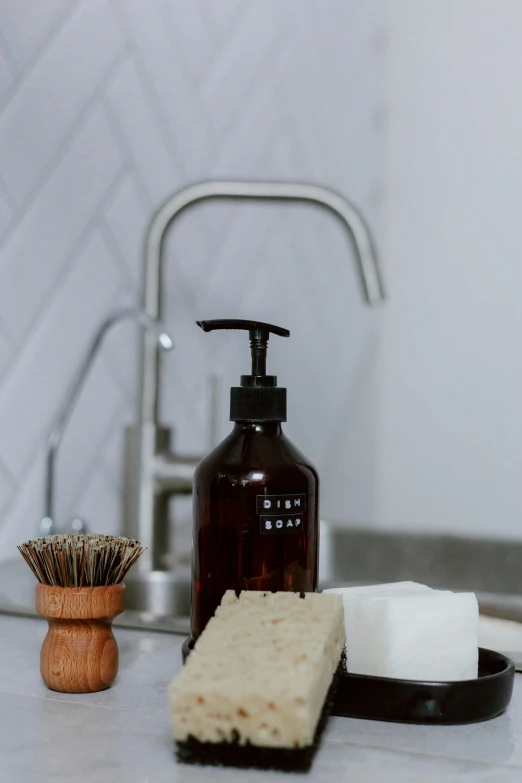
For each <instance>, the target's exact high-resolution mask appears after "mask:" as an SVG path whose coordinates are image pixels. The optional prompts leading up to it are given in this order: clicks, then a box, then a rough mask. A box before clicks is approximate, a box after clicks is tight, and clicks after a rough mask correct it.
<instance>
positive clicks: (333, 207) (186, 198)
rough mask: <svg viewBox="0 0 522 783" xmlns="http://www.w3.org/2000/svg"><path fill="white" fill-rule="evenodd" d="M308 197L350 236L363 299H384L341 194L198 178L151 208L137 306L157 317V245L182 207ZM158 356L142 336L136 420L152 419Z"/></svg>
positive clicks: (361, 230)
mask: <svg viewBox="0 0 522 783" xmlns="http://www.w3.org/2000/svg"><path fill="white" fill-rule="evenodd" d="M214 199H221V200H241V199H249V200H255V201H294V202H295V201H297V202H299V201H300V202H308V203H310V204H314V205H315V206H318V207H322V208H324V209H327V210H329V211H330V212H332V213H333V214H334V215H335V216H336V217H337V218H339V219H340V220H341V221H342V223H343V224H344V226H345V228H346V229H347V231H348V234H349V236H350V238H351V240H352V243H353V247H354V249H355V253H356V259H357V262H358V269H359V276H360V279H361V282H362V287H363V292H364V295H365V298H366V301H367V302H368V304H370V305H376V304H379V303H380V302H382V300H383V299H384V287H383V283H382V278H381V274H380V271H379V265H378V263H377V256H376V252H375V248H374V246H373V242H372V237H371V234H370V231H369V229H368V227H367V225H366V223H365V221H364V219H363V217H362V215H361V214H360V212H359V211H358V210H357V209H356V208H355V207H354V206H353V204H351V203H350V202H349V201H347V199H345V198H344V197H343V196H340V195H339V194H338V193H335V192H334V191H332V190H329V189H328V188H323V187H320V186H318V185H310V184H307V183H292V182H227V181H223V182H219V181H216V182H214V181H209V182H200V183H198V184H196V185H191V186H190V187H187V188H184V190H180V191H179V193H176V194H175V195H174V196H172V198H170V199H169V200H168V201H167V202H166V203H165V204H164V205H163V206H162V207H161V208H160V209H159V211H158V212H157V213H156V215H155V216H154V219H153V221H152V223H151V225H150V228H149V233H148V236H147V243H146V258H145V269H144V297H143V306H144V309H145V310H146V311H147V313H148V314H149V315H150V316H151V317H152V318H161V285H162V277H163V244H164V239H165V235H166V232H167V229H168V228H169V226H170V225H171V223H172V222H173V221H174V220H175V219H176V218H177V216H178V215H180V214H181V212H183V211H184V210H186V209H187V208H189V207H191V206H192V205H194V204H197V203H198V202H200V201H207V200H214ZM158 387H159V356H158V351H157V348H156V346H155V345H154V343H153V342H152V341H151V340H150V339H148V336H147V335H144V337H143V342H142V367H141V390H140V395H141V399H140V411H139V415H140V420H141V422H142V423H143V422H156V421H157V418H158Z"/></svg>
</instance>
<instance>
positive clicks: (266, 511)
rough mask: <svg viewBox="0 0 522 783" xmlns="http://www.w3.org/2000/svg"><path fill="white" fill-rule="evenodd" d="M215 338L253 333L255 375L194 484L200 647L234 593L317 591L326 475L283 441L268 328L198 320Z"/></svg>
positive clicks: (238, 394)
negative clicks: (269, 370) (222, 332)
mask: <svg viewBox="0 0 522 783" xmlns="http://www.w3.org/2000/svg"><path fill="white" fill-rule="evenodd" d="M198 326H200V327H201V328H202V329H203V330H204V331H205V332H211V331H213V330H214V329H244V330H246V331H247V332H248V333H249V335H250V347H251V353H252V372H251V374H250V375H242V376H241V386H238V387H234V388H232V389H231V397H230V419H231V421H233V422H234V426H233V429H232V432H231V433H230V435H228V437H226V438H225V440H224V441H222V442H221V443H220V444H219V446H217V447H216V448H215V449H214V450H213V451H212V452H211V453H210V454H209V455H208V456H207V457H206V458H205V459H204V460H203V461H202V462H201V463H200V464H199V466H198V468H197V470H196V473H195V477H194V536H193V561H192V580H193V581H192V616H191V636H192V640H193V641H195V640H196V639H197V638H198V636H199V635H200V633H201V632H202V630H203V629H204V627H205V625H206V624H207V622H208V621H209V619H210V618H211V617H212V615H213V614H214V611H215V610H216V608H217V606H218V605H219V603H220V601H221V598H222V597H223V594H224V592H225V591H226V590H230V589H232V590H236V591H240V590H271V591H274V590H292V591H295V592H302V591H304V592H310V591H315V590H316V589H317V566H318V549H319V548H318V504H319V480H318V476H317V472H316V470H315V468H314V467H313V465H311V464H310V462H309V460H307V459H306V457H304V456H303V455H302V454H301V453H300V452H299V451H298V450H297V449H296V448H295V446H294V445H293V444H292V443H291V442H290V441H289V440H288V438H287V437H286V436H285V435H284V434H283V430H282V427H281V422H283V421H286V389H282V388H281V387H279V386H277V378H276V377H275V376H274V375H267V374H266V352H267V344H268V338H269V336H270V334H276V335H279V336H280V337H289V335H290V332H289V331H288V330H287V329H282V328H281V327H279V326H272V325H271V324H265V323H262V322H261V321H242V320H217V321H198Z"/></svg>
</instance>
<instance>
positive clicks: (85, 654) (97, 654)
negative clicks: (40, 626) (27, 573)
mask: <svg viewBox="0 0 522 783" xmlns="http://www.w3.org/2000/svg"><path fill="white" fill-rule="evenodd" d="M18 549H19V550H20V552H21V554H22V557H23V558H24V560H25V561H26V563H27V564H28V565H29V567H30V568H31V570H32V571H33V573H34V574H35V576H36V578H37V579H38V581H39V584H37V585H36V611H37V612H38V614H40V615H42V617H45V618H46V619H47V621H48V623H49V630H48V632H47V636H46V637H45V639H44V642H43V645H42V650H41V653H40V672H41V674H42V678H43V680H44V682H45V684H46V685H47V686H48V687H49V688H51V690H54V691H62V692H63V693H92V692H94V691H101V690H103V689H104V688H108V687H109V686H110V685H111V684H112V683H113V681H114V678H115V677H116V674H117V673H118V647H117V644H116V639H115V638H114V634H113V632H112V627H111V626H112V621H113V619H114V617H116V615H118V614H120V613H121V612H123V608H124V595H125V585H124V584H123V579H124V577H125V575H126V574H127V572H128V570H129V568H130V567H131V566H132V565H133V563H135V562H136V560H137V559H138V557H139V556H140V555H141V553H142V552H143V547H142V545H141V544H140V543H139V542H138V541H134V540H133V539H129V538H120V537H116V536H102V535H99V536H97V535H84V534H76V535H74V534H73V535H56V536H46V537H45V538H37V539H34V540H32V541H26V542H25V543H24V544H21V546H19V547H18Z"/></svg>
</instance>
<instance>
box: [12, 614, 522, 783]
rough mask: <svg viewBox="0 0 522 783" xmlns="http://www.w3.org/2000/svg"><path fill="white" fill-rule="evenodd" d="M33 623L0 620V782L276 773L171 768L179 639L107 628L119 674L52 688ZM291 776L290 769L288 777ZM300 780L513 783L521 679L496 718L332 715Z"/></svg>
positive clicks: (224, 780)
mask: <svg viewBox="0 0 522 783" xmlns="http://www.w3.org/2000/svg"><path fill="white" fill-rule="evenodd" d="M46 627H47V626H46V624H45V623H44V621H42V620H37V619H34V620H33V619H26V618H17V617H6V616H0V651H1V652H0V723H1V726H0V760H1V761H0V765H1V766H0V770H1V772H0V779H1V780H2V781H5V783H18V782H19V781H37V782H38V783H45V782H46V781H53V783H59V781H67V783H73V782H74V781H81V783H90V782H91V781H93V782H94V781H96V783H113V782H114V783H118V782H119V781H122V783H123V781H125V783H131V782H132V781H140V782H141V783H163V781H169V783H174V782H176V783H185V781H186V782H187V783H189V782H190V783H206V781H209V783H210V782H212V783H235V781H238V783H250V782H252V783H253V782H254V781H276V780H282V779H284V778H283V776H282V775H281V774H277V773H263V772H256V771H244V770H240V771H235V770H231V769H217V768H204V767H197V768H196V767H186V766H180V765H178V764H177V763H176V761H175V758H174V751H173V743H172V740H171V735H170V726H169V719H168V710H167V696H166V687H167V684H168V682H169V681H170V679H171V678H172V676H173V675H174V674H175V672H176V671H177V669H178V668H179V666H180V647H181V643H182V637H180V636H173V635H169V634H161V633H152V632H146V631H131V630H125V629H123V628H119V629H117V630H116V633H117V637H118V643H119V648H120V674H119V677H118V680H117V681H116V683H115V685H114V686H113V687H112V688H111V689H110V690H108V691H103V692H101V693H97V694H88V695H68V694H58V693H54V692H52V691H49V690H47V688H46V687H45V686H44V684H43V683H42V681H41V679H40V674H39V651H40V645H41V642H42V639H43V637H44V635H45V632H46ZM298 778H299V776H292V777H291V778H290V779H291V780H296V779H298ZM303 779H307V780H308V781H310V783H316V781H324V782H325V783H327V782H329V781H332V783H341V782H342V781H351V782H353V783H366V782H368V783H380V781H383V782H384V781H386V783H399V782H400V783H418V781H422V782H423V783H440V781H444V782H445V783H451V782H452V781H470V783H481V781H484V782H486V781H487V783H507V782H508V781H510V783H511V782H512V783H515V782H516V783H520V780H522V675H520V674H519V675H517V676H516V682H515V692H514V697H513V701H512V704H511V706H510V708H509V710H508V711H507V713H505V714H504V715H501V716H500V717H499V718H496V719H495V720H493V721H489V722H487V723H479V724H474V725H470V726H448V727H445V726H436V727H433V726H432V727H427V726H409V725H401V724H390V723H378V722H371V721H361V720H348V719H345V718H331V719H330V721H329V724H328V726H327V730H326V733H325V736H324V738H323V743H322V747H321V749H320V751H319V753H318V755H317V757H316V760H315V763H314V766H313V768H312V771H311V772H310V774H309V775H308V776H304V778H303Z"/></svg>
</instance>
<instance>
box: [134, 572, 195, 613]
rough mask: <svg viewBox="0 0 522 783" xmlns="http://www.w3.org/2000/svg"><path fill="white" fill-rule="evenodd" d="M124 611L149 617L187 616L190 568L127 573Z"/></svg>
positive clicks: (188, 611)
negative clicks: (128, 610) (143, 613)
mask: <svg viewBox="0 0 522 783" xmlns="http://www.w3.org/2000/svg"><path fill="white" fill-rule="evenodd" d="M125 586H126V588H127V590H126V598H125V608H126V609H130V610H133V611H138V612H146V613H147V614H149V615H151V616H153V617H186V618H188V617H189V616H190V569H189V568H183V567H182V566H178V567H177V568H176V569H175V570H174V571H148V572H146V573H140V572H139V571H136V573H131V574H129V577H128V578H127V579H126V580H125Z"/></svg>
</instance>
